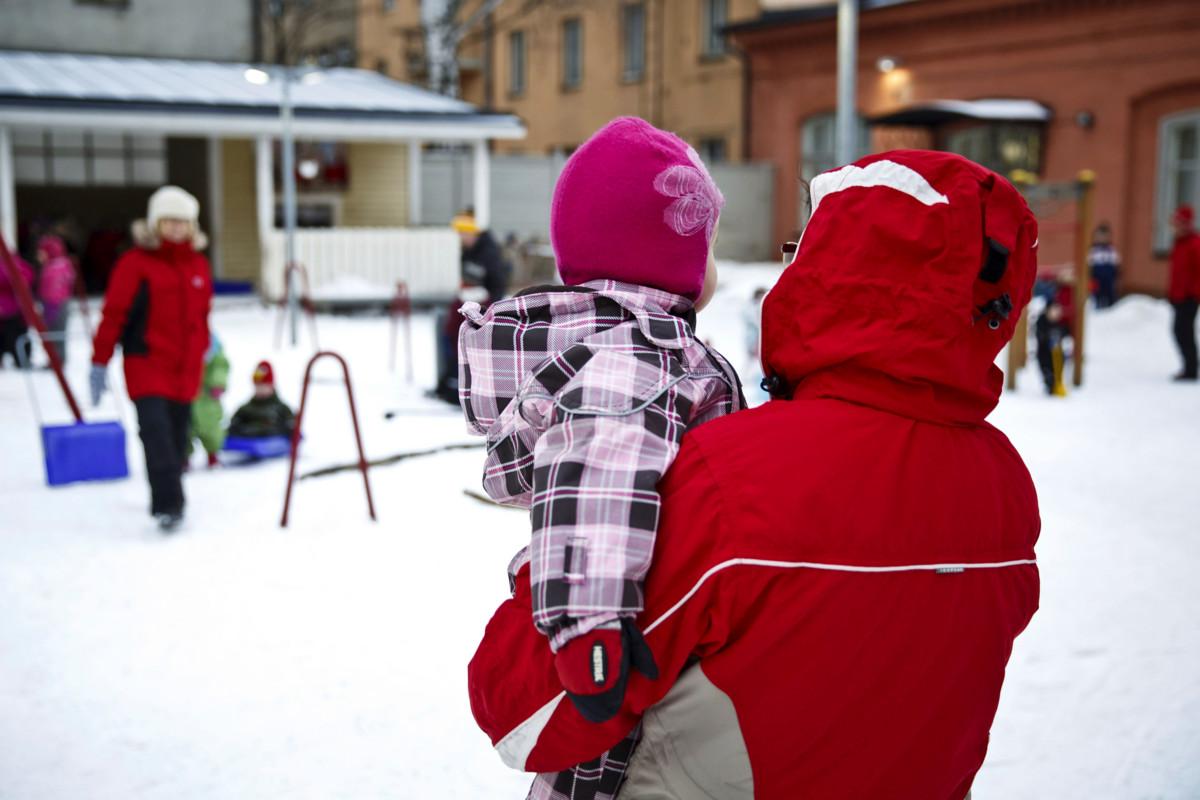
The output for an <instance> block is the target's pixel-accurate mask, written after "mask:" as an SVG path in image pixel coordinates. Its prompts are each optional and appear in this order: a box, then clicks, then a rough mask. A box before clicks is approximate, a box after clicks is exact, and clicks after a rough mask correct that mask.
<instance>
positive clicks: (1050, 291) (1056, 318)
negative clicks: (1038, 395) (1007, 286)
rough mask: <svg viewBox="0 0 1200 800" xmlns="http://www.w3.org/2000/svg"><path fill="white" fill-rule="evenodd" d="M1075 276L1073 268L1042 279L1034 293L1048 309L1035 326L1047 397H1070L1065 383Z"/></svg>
mask: <svg viewBox="0 0 1200 800" xmlns="http://www.w3.org/2000/svg"><path fill="white" fill-rule="evenodd" d="M1074 282H1075V275H1074V272H1073V270H1072V268H1071V267H1066V268H1064V269H1061V270H1059V271H1058V272H1057V273H1054V274H1051V275H1048V276H1039V277H1038V281H1037V283H1036V285H1035V287H1034V292H1035V293H1036V294H1037V295H1038V296H1040V297H1042V298H1043V299H1044V300H1045V301H1046V306H1045V308H1044V309H1043V311H1042V313H1041V314H1040V315H1039V316H1038V318H1037V321H1036V322H1035V323H1034V336H1035V337H1036V339H1037V360H1038V367H1039V368H1040V369H1041V372H1042V381H1043V382H1044V383H1045V385H1046V394H1048V395H1052V396H1054V397H1066V396H1067V387H1066V383H1065V382H1064V381H1063V369H1064V367H1065V361H1066V356H1065V350H1066V348H1065V346H1064V344H1063V343H1064V341H1065V340H1066V339H1067V337H1069V336H1070V335H1071V330H1072V328H1071V326H1072V325H1073V324H1074V322H1075V319H1074V318H1075V289H1074Z"/></svg>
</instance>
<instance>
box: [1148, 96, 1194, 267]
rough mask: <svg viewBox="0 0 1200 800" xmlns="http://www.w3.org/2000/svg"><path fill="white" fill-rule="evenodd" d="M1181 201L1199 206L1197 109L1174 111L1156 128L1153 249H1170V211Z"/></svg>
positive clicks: (1162, 250)
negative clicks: (1156, 190) (1155, 209)
mask: <svg viewBox="0 0 1200 800" xmlns="http://www.w3.org/2000/svg"><path fill="white" fill-rule="evenodd" d="M1184 204H1187V205H1190V206H1192V207H1193V208H1197V207H1200V109H1195V110H1193V111H1185V112H1184V113H1182V114H1173V115H1171V116H1170V117H1167V118H1166V119H1164V120H1163V121H1162V126H1161V128H1160V129H1159V137H1158V209H1157V213H1156V214H1155V215H1154V249H1155V250H1156V251H1159V252H1166V251H1167V250H1170V249H1171V239H1172V234H1171V226H1170V219H1171V214H1173V213H1174V212H1175V209H1176V208H1178V207H1179V206H1181V205H1184Z"/></svg>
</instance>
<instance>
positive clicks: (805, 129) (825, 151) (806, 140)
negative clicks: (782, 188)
mask: <svg viewBox="0 0 1200 800" xmlns="http://www.w3.org/2000/svg"><path fill="white" fill-rule="evenodd" d="M855 129H856V131H857V134H858V136H857V141H856V143H855V147H854V152H853V154H852V156H851V157H852V158H854V159H858V158H862V157H863V156H865V155H866V154H867V153H869V152H870V150H871V143H870V131H869V129H868V128H867V123H866V121H864V120H863V118H862V117H861V116H859V117H857V118H856V119H855ZM839 166H841V165H840V164H838V163H837V114H835V113H833V112H827V113H825V114H814V115H813V116H811V117H809V118H808V119H806V120H804V124H803V125H801V126H800V177H801V178H803V179H804V182H805V183H807V182H808V181H811V180H812V179H813V177H814V176H816V175H818V174H820V173H822V172H826V171H827V170H831V169H834V168H835V167H839ZM808 213H809V209H808V189H807V187H806V186H805V185H804V184H803V183H802V184H801V185H800V204H799V215H800V218H799V227H800V229H801V230H803V229H804V226H805V225H806V224H807V223H808Z"/></svg>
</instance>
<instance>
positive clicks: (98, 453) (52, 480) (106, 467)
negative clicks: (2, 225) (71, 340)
mask: <svg viewBox="0 0 1200 800" xmlns="http://www.w3.org/2000/svg"><path fill="white" fill-rule="evenodd" d="M0 269H3V270H4V271H5V273H6V274H7V276H8V282H9V285H10V286H12V289H13V293H14V294H15V295H16V298H17V304H18V305H20V307H21V315H22V316H23V317H24V318H25V322H26V324H27V325H29V327H31V328H33V329H34V330H36V331H37V333H38V336H40V337H41V340H42V346H43V348H44V349H45V350H46V355H47V356H48V357H49V358H50V367H51V369H53V370H54V376H55V377H56V378H57V379H58V385H59V387H60V388H61V389H62V392H63V397H64V398H65V399H66V401H67V405H68V406H70V407H71V413H72V414H73V415H74V416H75V424H73V425H43V424H42V420H41V410H40V408H39V406H38V402H37V394H36V392H35V391H34V388H33V376H32V375H31V374H30V373H29V366H30V365H29V364H28V363H25V364H22V365H21V366H23V367H24V368H25V375H26V377H27V378H28V382H29V392H30V397H31V398H32V399H33V410H34V414H35V415H36V416H37V418H38V426H39V427H40V428H41V430H42V452H43V454H44V455H45V458H46V483H48V484H49V485H50V486H62V485H64V484H68V483H75V482H77V481H97V480H112V479H114V478H125V477H128V476H129V465H128V464H127V463H126V461H125V429H124V428H123V427H122V426H121V424H120V423H118V422H100V423H95V422H91V423H89V422H84V421H83V412H81V411H80V410H79V404H78V403H76V402H75V395H74V393H72V392H71V387H70V385H69V384H68V383H67V378H66V375H65V374H64V373H63V367H62V359H61V358H59V355H58V348H57V347H56V346H55V344H54V342H53V341H52V337H51V336H50V334H49V333H48V332H47V330H46V322H45V320H43V319H42V315H41V314H39V313H38V310H37V308H36V307H35V306H34V304H33V294H32V293H31V292H30V291H29V284H28V283H26V282H25V276H24V275H23V274H21V270H19V269H18V268H17V262H16V259H14V258H13V255H12V253H11V252H9V249H8V244H7V243H6V242H5V241H4V237H3V236H0ZM28 335H29V334H25V335H24V336H25V337H28ZM26 341H28V339H26ZM27 349H28V348H27V346H26V345H25V343H24V342H18V346H17V353H18V356H17V357H18V358H19V359H20V358H22V356H23V354H24V353H25V352H26V350H27Z"/></svg>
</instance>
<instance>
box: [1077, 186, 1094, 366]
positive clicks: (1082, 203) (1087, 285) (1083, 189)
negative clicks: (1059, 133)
mask: <svg viewBox="0 0 1200 800" xmlns="http://www.w3.org/2000/svg"><path fill="white" fill-rule="evenodd" d="M1077 185H1078V187H1079V199H1078V200H1077V201H1076V202H1077V206H1076V213H1075V220H1076V224H1077V225H1078V228H1077V229H1076V231H1075V298H1074V299H1075V321H1074V330H1072V331H1071V335H1072V338H1073V339H1074V340H1075V341H1074V345H1075V347H1074V352H1073V356H1072V361H1073V362H1074V363H1073V365H1072V376H1071V383H1072V384H1073V385H1075V386H1076V387H1078V386H1082V385H1083V360H1084V337H1085V336H1086V334H1087V328H1086V324H1085V322H1086V320H1085V316H1086V313H1087V301H1088V297H1089V296H1090V295H1091V291H1090V289H1091V275H1090V274H1089V271H1088V263H1087V261H1088V260H1087V256H1088V247H1089V244H1090V243H1091V235H1092V189H1093V188H1095V185H1096V173H1094V172H1092V171H1091V170H1090V169H1085V170H1082V171H1080V173H1079V177H1078V179H1077Z"/></svg>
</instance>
